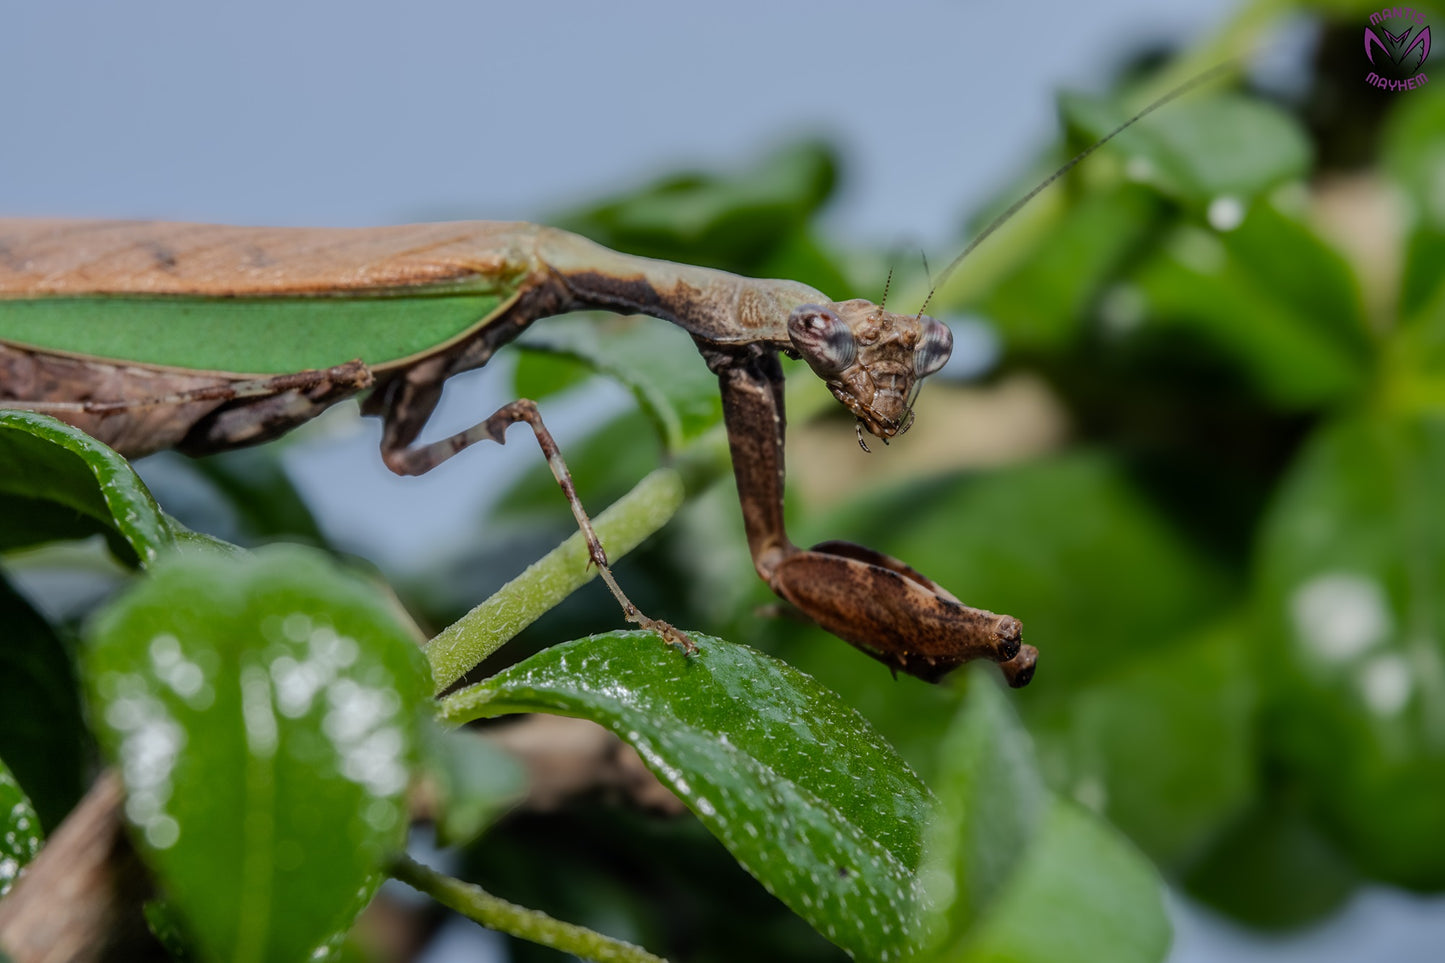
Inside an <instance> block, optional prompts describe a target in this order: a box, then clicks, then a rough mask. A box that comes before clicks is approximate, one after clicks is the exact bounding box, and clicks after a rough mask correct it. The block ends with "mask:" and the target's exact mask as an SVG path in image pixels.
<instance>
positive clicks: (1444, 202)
mask: <svg viewBox="0 0 1445 963" xmlns="http://www.w3.org/2000/svg"><path fill="white" fill-rule="evenodd" d="M1400 100H1401V102H1400V103H1399V105H1398V106H1396V107H1395V108H1394V109H1393V110H1391V111H1390V115H1389V119H1388V120H1387V122H1386V126H1385V130H1384V131H1383V133H1382V137H1381V143H1380V164H1381V166H1382V167H1383V168H1384V169H1385V170H1386V171H1387V172H1388V173H1389V174H1390V175H1391V176H1392V177H1393V178H1394V180H1395V182H1396V183H1397V184H1399V185H1400V186H1401V187H1402V188H1403V189H1404V191H1405V194H1406V198H1407V200H1408V205H1407V206H1406V208H1405V210H1406V211H1408V212H1409V214H1410V215H1411V220H1410V221H1409V222H1408V223H1407V225H1406V226H1407V228H1408V229H1409V231H1410V235H1409V246H1408V250H1407V255H1406V259H1405V274H1404V278H1403V281H1402V283H1401V291H1400V315H1401V317H1402V318H1406V319H1409V318H1412V317H1415V316H1417V315H1419V316H1422V320H1423V319H1425V318H1428V319H1430V320H1431V321H1432V323H1433V326H1435V327H1436V329H1437V330H1442V331H1445V276H1442V274H1441V271H1440V264H1441V262H1442V259H1445V182H1442V180H1441V176H1440V171H1441V170H1445V97H1440V96H1438V95H1434V94H1427V95H1425V96H1423V97H1402V98H1400ZM1442 338H1445V333H1442V334H1439V335H1437V336H1436V342H1435V343H1436V344H1437V345H1438V344H1439V341H1440V339H1442Z"/></svg>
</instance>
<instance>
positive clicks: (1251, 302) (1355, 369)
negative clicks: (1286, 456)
mask: <svg viewBox="0 0 1445 963" xmlns="http://www.w3.org/2000/svg"><path fill="white" fill-rule="evenodd" d="M1133 283H1134V284H1136V285H1137V290H1138V292H1139V293H1140V294H1142V295H1143V302H1144V303H1143V305H1142V314H1141V316H1142V317H1143V318H1145V319H1146V323H1145V325H1144V330H1145V331H1146V332H1169V331H1178V332H1180V333H1183V334H1188V335H1192V336H1193V337H1194V338H1196V339H1198V341H1202V342H1203V344H1204V345H1207V346H1208V347H1210V348H1212V349H1213V350H1214V351H1216V352H1219V353H1220V355H1221V356H1222V357H1223V358H1225V359H1227V360H1228V361H1229V362H1230V363H1231V364H1232V365H1233V366H1235V367H1237V368H1239V369H1240V370H1241V371H1242V372H1243V374H1244V375H1245V379H1246V380H1247V382H1248V383H1249V384H1250V385H1251V387H1252V388H1253V389H1254V391H1255V393H1256V394H1258V395H1259V396H1260V397H1262V398H1264V399H1265V400H1267V401H1269V402H1270V403H1272V404H1273V405H1276V406H1278V407H1282V408H1285V409H1289V410H1297V409H1301V408H1310V407H1317V406H1320V405H1324V404H1328V403H1331V402H1334V401H1336V400H1338V399H1340V398H1341V397H1344V396H1346V395H1348V394H1350V393H1351V392H1357V391H1359V390H1360V389H1361V388H1362V387H1363V386H1364V384H1365V379H1366V376H1367V374H1368V371H1369V361H1370V359H1371V357H1372V354H1373V349H1372V345H1371V342H1370V340H1369V338H1368V337H1367V336H1366V334H1365V324H1364V320H1363V319H1364V309H1363V307H1362V303H1361V297H1360V292H1359V288H1358V285H1357V284H1356V283H1355V282H1354V280H1353V276H1352V275H1351V273H1350V271H1349V268H1348V265H1347V264H1346V262H1345V261H1344V259H1343V258H1341V257H1340V255H1339V254H1337V253H1335V252H1334V251H1333V250H1331V249H1330V248H1328V247H1327V246H1326V245H1325V244H1324V242H1322V241H1321V240H1320V239H1319V238H1318V237H1317V236H1316V235H1315V234H1314V232H1313V230H1312V229H1311V228H1309V227H1308V226H1307V225H1306V224H1304V223H1303V222H1302V221H1300V220H1298V219H1296V218H1295V217H1293V216H1291V215H1289V214H1287V213H1285V212H1284V211H1283V210H1281V209H1280V208H1279V206H1278V205H1277V204H1276V203H1274V202H1273V201H1263V202H1260V203H1257V204H1255V205H1253V206H1252V207H1250V208H1248V209H1247V213H1246V215H1245V217H1244V220H1243V221H1242V222H1241V223H1240V224H1239V226H1238V227H1236V228H1235V229H1233V230H1231V231H1226V232H1217V231H1210V230H1205V229H1203V228H1201V227H1193V226H1187V225H1186V226H1182V227H1180V228H1179V229H1177V230H1176V231H1174V232H1173V234H1172V235H1171V236H1169V237H1168V238H1166V239H1165V240H1164V242H1163V243H1162V244H1161V245H1160V246H1159V248H1158V249H1157V252H1156V254H1155V256H1154V257H1152V258H1151V259H1150V260H1149V261H1148V262H1147V263H1146V264H1144V265H1142V266H1141V267H1140V269H1139V271H1138V274H1137V275H1136V277H1135V279H1134V281H1133ZM1187 346H1188V342H1185V343H1184V345H1183V346H1180V347H1179V348H1177V349H1176V350H1182V348H1183V347H1187ZM1196 350H1197V349H1196Z"/></svg>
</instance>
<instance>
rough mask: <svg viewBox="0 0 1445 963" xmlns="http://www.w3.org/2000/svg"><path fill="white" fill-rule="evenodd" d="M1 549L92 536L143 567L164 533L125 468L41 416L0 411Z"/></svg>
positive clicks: (163, 543)
mask: <svg viewBox="0 0 1445 963" xmlns="http://www.w3.org/2000/svg"><path fill="white" fill-rule="evenodd" d="M0 512H3V517H4V518H5V524H4V525H0V549H6V548H18V547H22V546H25V545H31V544H35V543H37V542H40V541H46V540H49V539H55V538H77V537H84V536H87V535H92V534H95V533H97V532H99V533H101V534H104V535H106V536H107V538H108V540H109V541H110V543H111V546H112V549H113V550H114V551H116V552H117V554H119V555H120V556H121V557H122V558H125V559H127V560H128V561H131V562H135V563H138V564H140V565H149V564H150V563H151V562H153V561H155V560H156V558H157V557H159V555H160V554H161V553H162V552H164V551H165V550H166V549H167V548H169V547H170V546H171V542H172V539H171V530H170V527H169V525H168V524H167V523H166V520H165V518H164V516H162V515H161V511H160V509H159V508H158V507H157V506H156V503H155V499H153V498H152V497H151V494H150V492H149V491H148V490H147V489H146V486H145V484H144V483H142V482H141V480H140V479H139V478H138V477H136V474H135V472H134V471H132V470H131V467H130V465H129V463H127V462H126V460H125V459H124V458H122V457H121V456H120V455H117V454H116V453H115V452H114V451H112V450H111V449H110V448H107V447H106V446H105V445H103V444H101V443H100V442H98V441H96V440H95V439H94V438H91V437H90V436H89V435H87V434H85V433H84V432H82V431H79V430H77V429H75V428H71V427H70V426H69V425H65V424H62V423H61V422H59V421H56V420H55V419H54V418H51V417H49V416H48V415H39V414H36V413H34V412H31V411H15V410H0Z"/></svg>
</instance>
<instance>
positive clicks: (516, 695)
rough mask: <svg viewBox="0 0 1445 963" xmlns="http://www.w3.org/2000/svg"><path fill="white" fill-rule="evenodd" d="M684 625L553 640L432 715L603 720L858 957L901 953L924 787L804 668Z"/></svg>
mask: <svg viewBox="0 0 1445 963" xmlns="http://www.w3.org/2000/svg"><path fill="white" fill-rule="evenodd" d="M693 639H694V641H696V642H697V643H698V646H699V649H700V651H699V652H698V654H697V655H695V656H693V657H690V658H689V657H687V656H684V655H683V654H682V653H681V652H680V651H678V650H677V649H674V648H669V647H666V646H664V645H663V644H662V643H661V642H659V641H658V639H657V637H656V636H655V635H651V634H646V633H637V632H619V633H612V634H608V635H602V636H594V637H592V638H589V639H581V640H578V641H576V642H570V643H567V644H565V645H560V646H554V647H553V648H550V649H547V650H546V651H544V652H541V653H539V654H538V655H535V656H533V657H532V658H530V659H528V660H527V661H525V662H523V663H521V664H519V665H517V666H514V667H513V668H511V669H508V670H506V671H504V672H502V673H500V674H498V675H496V676H494V677H492V678H491V679H488V680H486V681H485V682H482V683H479V684H478V685H476V686H472V687H471V688H469V689H466V690H463V691H462V692H460V693H458V694H456V695H454V696H451V697H448V698H447V699H446V700H444V703H443V706H444V713H445V715H446V717H447V718H449V719H450V720H451V721H453V722H460V721H464V720H467V719H472V718H479V717H482V716H494V715H502V714H506V713H510V712H527V711H540V712H552V713H557V714H560V715H572V716H580V717H583V718H588V719H593V720H594V721H596V722H599V723H601V724H602V725H604V726H606V727H607V728H609V729H611V730H612V731H613V732H615V733H617V734H618V735H619V736H621V737H622V738H623V739H624V740H626V741H627V742H629V743H630V744H632V745H633V746H634V747H635V748H636V749H637V750H638V752H639V753H640V754H641V755H642V758H643V760H644V761H645V762H646V763H647V764H648V766H649V768H651V769H652V771H653V772H654V773H655V774H656V775H657V776H658V778H660V779H661V780H662V781H663V782H664V783H665V784H666V785H667V786H668V787H669V788H671V789H672V790H673V791H674V792H675V793H677V794H678V796H680V797H681V798H682V799H683V800H684V801H685V802H686V803H687V804H688V806H689V808H691V809H692V810H693V812H694V813H696V814H697V816H698V818H699V819H700V820H702V822H703V823H704V824H705V825H706V826H707V827H708V829H710V830H711V831H712V832H713V834H714V835H716V836H717V837H718V838H719V839H720V840H721V841H722V842H723V844H724V845H725V846H727V847H728V849H729V850H730V851H731V852H732V854H733V855H734V856H735V857H736V858H737V860H738V862H739V863H741V864H742V865H743V867H744V868H745V869H747V870H748V871H749V872H750V873H752V874H753V875H754V876H756V877H757V878H758V879H759V880H760V881H761V882H762V883H763V885H764V886H766V887H767V888H768V889H769V890H770V891H771V892H772V893H773V894H774V895H775V896H777V897H778V898H779V899H781V900H782V901H783V902H784V903H786V904H787V905H788V906H789V907H790V908H792V909H793V911H794V912H796V913H798V914H799V915H800V916H802V917H803V918H804V919H806V920H808V921H809V922H810V923H811V924H812V925H813V926H814V927H815V928H816V929H817V930H818V931H819V932H821V933H823V934H824V935H825V936H827V937H828V938H829V939H831V940H832V941H833V942H835V943H837V944H838V945H839V946H842V947H843V948H845V949H847V950H849V951H850V952H852V953H854V954H855V955H857V956H859V957H861V958H865V959H878V960H884V959H896V958H898V957H899V956H900V955H901V954H903V953H904V952H905V950H906V949H907V946H908V941H909V938H910V935H911V933H910V931H911V925H910V924H911V915H912V913H913V907H914V906H915V902H914V901H915V899H916V896H917V893H916V888H917V876H916V874H915V869H916V867H917V864H918V860H919V847H920V842H919V835H920V832H921V827H922V822H923V819H924V812H925V809H926V808H927V805H928V802H929V794H928V790H927V789H926V788H925V787H924V786H923V784H922V783H921V782H920V781H919V779H918V777H917V776H915V775H914V774H913V772H912V771H911V770H910V769H909V768H908V767H907V766H906V765H905V764H904V763H903V761H902V760H901V759H900V758H899V757H898V755H897V754H896V753H895V752H894V751H893V749H892V748H891V747H890V746H889V745H888V744H887V743H886V742H884V741H883V740H882V738H881V737H880V736H879V735H878V734H877V733H876V732H874V730H873V729H872V728H871V727H870V726H869V725H868V724H867V723H866V722H865V721H864V720H863V718H862V717H861V716H859V715H858V714H857V713H856V712H855V711H853V710H852V709H851V708H849V707H848V706H847V705H845V704H844V703H843V702H842V701H841V700H839V699H838V698H837V696H835V695H833V693H831V692H829V691H828V690H826V689H824V688H823V687H822V686H820V685H818V683H816V682H814V681H813V680H812V679H810V678H809V677H807V676H805V675H803V674H802V673H800V672H798V671H797V670H795V669H793V668H791V667H790V666H787V665H785V664H783V663H781V662H778V661H776V660H774V659H771V658H769V657H767V656H765V655H762V654H760V653H758V652H755V651H753V650H752V649H748V648H745V647H743V646H738V645H732V644H730V643H727V642H723V641H722V640H720V639H713V638H710V637H708V636H701V635H697V634H694V635H693ZM822 760H826V762H827V764H826V765H823V764H821V761H822Z"/></svg>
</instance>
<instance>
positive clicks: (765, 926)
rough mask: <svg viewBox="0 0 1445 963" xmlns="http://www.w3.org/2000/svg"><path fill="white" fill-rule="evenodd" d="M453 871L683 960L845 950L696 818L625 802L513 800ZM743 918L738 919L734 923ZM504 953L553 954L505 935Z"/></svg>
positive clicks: (796, 957)
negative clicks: (549, 805) (530, 804)
mask: <svg viewBox="0 0 1445 963" xmlns="http://www.w3.org/2000/svg"><path fill="white" fill-rule="evenodd" d="M465 858H466V863H465V866H464V868H463V870H462V871H461V872H459V875H461V876H463V877H464V878H466V879H469V880H476V881H477V882H478V883H479V884H480V885H481V886H482V888H483V889H486V890H488V891H489V892H494V893H498V894H505V895H506V896H507V898H508V899H511V900H513V901H514V902H516V903H519V904H521V905H523V906H532V907H536V908H537V909H540V910H543V911H544V912H547V913H549V914H551V915H552V916H554V917H556V918H558V919H567V920H573V921H575V922H577V923H578V924H580V925H583V926H586V927H588V928H589V929H594V930H597V931H598V932H602V933H606V934H607V935H609V936H613V937H615V938H618V939H625V940H627V941H628V942H631V943H636V944H637V945H639V946H646V947H648V948H649V949H651V950H652V951H653V952H654V953H657V954H658V955H660V956H664V957H666V958H668V959H676V960H687V961H688V963H738V961H740V960H787V961H788V963H805V961H806V963H837V961H843V960H846V959H847V958H848V957H847V956H846V955H845V954H844V952H843V951H842V950H840V949H839V948H838V947H836V946H834V945H833V944H832V943H829V942H828V941H826V940H825V939H823V937H822V936H820V935H819V934H818V933H817V932H816V931H815V930H813V928H812V927H810V926H809V925H808V924H807V923H806V922H804V921H803V919H802V918H801V917H799V916H798V915H796V914H795V913H793V912H792V911H791V910H789V909H788V908H787V907H786V906H784V905H783V904H782V903H780V902H778V900H776V899H774V898H773V897H772V896H771V895H770V894H769V893H768V892H767V890H765V889H763V887H762V886H761V885H759V884H758V882H757V880H755V879H753V878H752V877H751V876H749V875H748V874H747V873H746V872H745V871H744V870H743V869H742V867H740V866H738V864H737V862H736V861H734V860H733V858H732V856H731V855H730V854H729V853H728V851H727V850H726V849H724V848H723V847H722V845H721V844H719V843H718V841H717V840H716V839H714V838H713V837H712V836H711V835H710V834H709V833H708V831H707V829H706V828H705V827H703V825H702V824H701V823H700V822H698V821H697V820H696V819H658V818H656V817H655V816H649V815H646V814H644V813H642V812H640V811H638V810H637V809H636V808H634V807H632V806H627V805H618V806H610V805H593V806H581V805H574V806H568V807H566V808H564V809H562V810H558V811H555V812H547V813H538V812H535V811H532V810H519V811H517V812H514V813H512V814H511V815H509V816H508V817H507V818H506V819H505V820H503V821H502V822H500V823H498V824H497V825H496V826H495V827H494V828H492V829H491V830H489V831H488V833H487V835H486V837H485V838H484V840H483V841H482V843H481V844H480V845H478V846H474V847H472V848H471V849H470V850H468V851H467V853H466V854H465ZM739 920H746V925H739ZM507 949H508V954H509V957H510V959H511V960H512V963H558V957H557V956H556V954H555V953H552V952H550V951H547V950H543V949H540V948H538V947H537V946H536V945H535V944H530V943H524V942H521V941H513V942H512V943H511V944H510V945H509V946H508V948H507Z"/></svg>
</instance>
